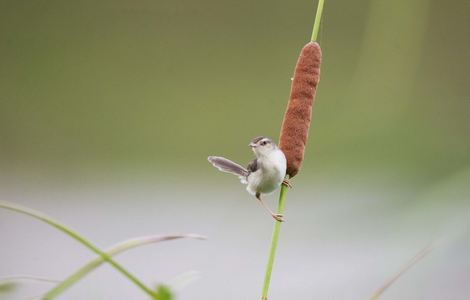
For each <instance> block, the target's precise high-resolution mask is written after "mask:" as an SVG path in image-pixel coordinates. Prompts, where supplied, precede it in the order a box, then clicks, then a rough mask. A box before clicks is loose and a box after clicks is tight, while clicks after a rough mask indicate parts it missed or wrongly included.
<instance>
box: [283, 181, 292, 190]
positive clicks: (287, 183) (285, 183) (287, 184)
mask: <svg viewBox="0 0 470 300" xmlns="http://www.w3.org/2000/svg"><path fill="white" fill-rule="evenodd" d="M282 184H283V185H285V186H287V187H288V188H290V189H291V188H292V184H290V181H289V179H284V180H283V181H282Z"/></svg>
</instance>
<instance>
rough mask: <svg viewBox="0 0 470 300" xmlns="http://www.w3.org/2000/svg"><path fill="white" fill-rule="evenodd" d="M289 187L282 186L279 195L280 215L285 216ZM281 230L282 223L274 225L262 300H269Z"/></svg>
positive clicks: (278, 209) (278, 210)
mask: <svg viewBox="0 0 470 300" xmlns="http://www.w3.org/2000/svg"><path fill="white" fill-rule="evenodd" d="M286 192H287V186H285V185H284V184H283V185H282V186H281V192H280V194H279V204H278V208H277V213H278V214H281V215H282V214H284V202H285V199H286ZM280 229H281V222H278V221H276V223H275V224H274V230H273V235H272V238H271V248H270V250H269V258H268V264H267V265H266V273H265V275H264V285H263V293H262V295H261V300H267V299H268V291H269V283H270V281H271V273H272V271H273V265H274V257H275V256H276V249H277V243H278V241H279V232H280Z"/></svg>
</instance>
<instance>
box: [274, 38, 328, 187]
mask: <svg viewBox="0 0 470 300" xmlns="http://www.w3.org/2000/svg"><path fill="white" fill-rule="evenodd" d="M320 63H321V49H320V45H319V44H318V43H316V42H310V43H308V44H306V45H305V46H304V47H303V48H302V51H301V52H300V56H299V59H298V60H297V65H296V66H295V71H294V78H293V79H292V86H291V91H290V98H289V102H288V105H287V109H286V112H285V114H284V120H283V121H282V127H281V135H280V138H279V147H280V148H281V150H282V151H283V152H284V155H285V156H286V159H287V174H288V175H289V177H291V178H292V177H294V176H295V175H296V174H297V173H298V172H299V169H300V166H301V165H302V161H303V159H304V152H305V145H306V144H307V138H308V129H309V128H310V120H311V119H312V105H313V100H314V99H315V93H316V91H317V86H318V82H319V81H320Z"/></svg>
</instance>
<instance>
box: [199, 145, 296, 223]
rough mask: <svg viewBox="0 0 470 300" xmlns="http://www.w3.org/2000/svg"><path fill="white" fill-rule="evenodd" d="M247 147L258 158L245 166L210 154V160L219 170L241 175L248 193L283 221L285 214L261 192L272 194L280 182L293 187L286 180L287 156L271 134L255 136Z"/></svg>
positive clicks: (274, 216)
mask: <svg viewBox="0 0 470 300" xmlns="http://www.w3.org/2000/svg"><path fill="white" fill-rule="evenodd" d="M248 146H249V147H251V150H252V151H253V153H254V154H255V157H256V158H255V159H254V160H252V161H251V162H250V163H249V164H248V166H247V167H246V168H244V167H242V166H241V165H239V164H237V163H235V162H233V161H231V160H229V159H227V158H225V157H221V156H209V157H208V158H207V160H208V161H209V162H210V163H211V164H212V165H213V166H214V167H216V168H217V169H219V170H220V171H222V172H225V173H230V174H233V175H236V176H238V177H239V178H240V181H241V183H243V184H246V190H247V191H248V193H250V194H251V195H254V196H255V197H256V199H257V200H258V201H259V203H260V204H261V205H262V207H263V208H264V209H265V210H266V211H267V212H268V213H269V214H270V215H271V216H272V217H273V218H274V219H275V220H276V221H278V222H283V221H284V218H283V215H281V214H276V213H274V212H273V211H272V210H271V209H270V208H269V207H268V206H267V205H266V204H265V203H264V201H263V200H262V199H261V195H262V194H269V193H272V192H273V191H275V190H276V189H277V188H278V187H279V186H280V185H281V184H284V185H286V186H288V187H291V185H290V183H289V181H288V180H287V179H285V175H286V168H287V161H286V157H285V155H284V153H283V152H282V150H281V149H279V147H278V146H277V145H276V144H275V143H274V142H273V141H272V140H271V139H270V138H268V137H264V136H259V137H256V138H254V139H252V140H251V142H250V144H248Z"/></svg>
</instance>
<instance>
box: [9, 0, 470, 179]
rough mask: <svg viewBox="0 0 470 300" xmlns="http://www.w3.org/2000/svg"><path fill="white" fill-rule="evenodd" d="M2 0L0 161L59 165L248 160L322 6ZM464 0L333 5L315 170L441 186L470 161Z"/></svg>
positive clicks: (272, 122)
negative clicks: (377, 174) (250, 144)
mask: <svg viewBox="0 0 470 300" xmlns="http://www.w3.org/2000/svg"><path fill="white" fill-rule="evenodd" d="M0 3H1V4H0V5H1V6H0V16H1V17H0V22H1V23H0V39H1V40H0V57H1V68H0V86H1V89H0V122H1V123H0V151H1V156H0V159H1V161H2V164H3V165H6V167H9V168H33V167H36V168H41V169H43V168H45V167H46V168H58V169H62V171H70V168H71V167H74V168H76V167H77V166H80V168H82V169H88V168H90V170H92V169H94V168H98V169H100V168H109V167H116V166H117V167H119V168H120V167H123V168H129V167H130V168H147V169H150V170H152V171H153V172H162V173H164V172H167V171H168V170H173V168H177V169H184V170H185V171H188V172H195V173H199V172H200V171H201V170H200V169H201V166H205V165H203V164H205V156H207V155H208V154H224V155H227V156H229V157H233V158H234V159H238V160H240V161H248V159H249V158H250V153H249V151H247V148H246V147H245V146H246V144H247V141H249V140H250V139H251V138H252V137H254V136H257V135H267V136H271V137H274V138H276V139H277V137H278V131H279V127H280V122H281V119H282V115H283V112H284V109H285V104H286V101H287V98H288V95H289V88H290V77H291V74H292V72H293V68H294V64H295V62H296V59H297V55H298V53H299V50H300V48H301V47H302V46H303V44H304V43H305V42H306V41H308V38H309V36H310V32H311V27H312V23H313V16H314V11H315V6H314V3H313V2H312V1H208V0H206V1H197V2H195V1H177V2H175V1H79V2H76V1H75V2H72V1H33V2H31V1H1V2H0ZM468 6H469V5H468V2H467V1H457V2H454V3H452V5H449V4H445V3H443V2H442V1H428V0H416V1H406V2H405V1H359V2H358V1H332V2H327V4H326V9H325V15H324V19H323V22H322V24H323V27H322V29H321V37H320V43H321V45H322V47H323V52H324V61H323V65H322V78H321V86H320V89H319V93H318V97H317V102H316V105H315V111H314V119H313V124H312V130H311V135H310V144H309V147H308V151H307V154H306V157H307V159H306V161H305V168H304V171H305V173H323V172H328V171H332V172H337V171H338V168H348V169H353V170H358V171H360V170H362V169H368V168H374V169H377V168H378V169H381V170H382V171H384V172H394V171H395V170H398V171H399V172H400V174H403V175H404V176H407V177H410V179H413V180H419V181H425V182H430V181H433V180H437V179H439V178H441V177H443V176H447V175H449V174H450V173H452V172H455V171H457V170H460V169H462V168H466V167H468V166H469V163H470V155H469V153H470V139H469V133H470V122H469V114H470V100H469V93H468V82H469V76H468V70H469V69H470V63H469V62H470V58H469V56H468V53H469V43H470V42H469V40H468V36H469V29H468V28H469V27H470V22H469V19H468V17H467V13H468ZM392 170H393V171H392ZM204 171H206V170H204ZM398 171H397V172H398Z"/></svg>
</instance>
